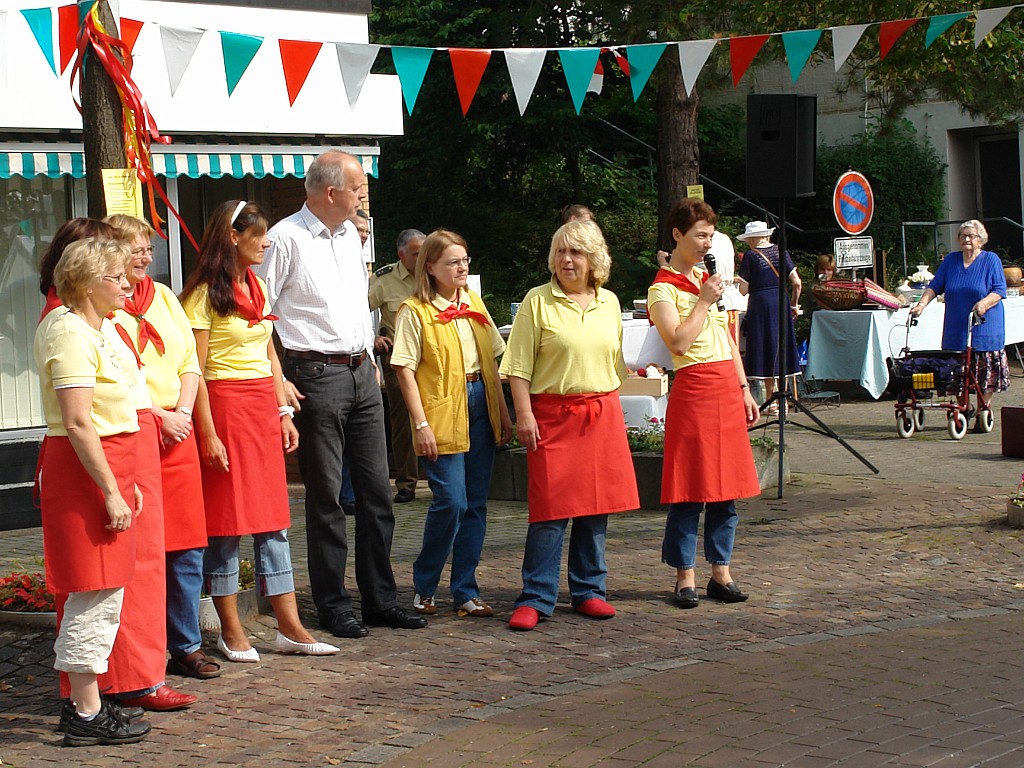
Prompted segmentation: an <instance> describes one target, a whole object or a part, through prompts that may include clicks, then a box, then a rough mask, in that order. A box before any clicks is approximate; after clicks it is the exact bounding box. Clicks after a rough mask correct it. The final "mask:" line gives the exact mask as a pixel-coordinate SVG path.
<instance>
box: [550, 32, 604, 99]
mask: <svg viewBox="0 0 1024 768" xmlns="http://www.w3.org/2000/svg"><path fill="white" fill-rule="evenodd" d="M600 55H601V49H600V48H565V49H563V50H560V51H559V52H558V58H559V59H560V60H561V61H562V73H563V74H564V75H565V84H566V85H567V86H569V95H570V96H572V104H573V106H574V107H576V114H577V115H578V114H579V113H580V110H581V109H583V100H584V99H585V98H586V97H587V87H588V86H589V85H590V78H591V76H592V75H593V74H594V68H595V67H596V66H597V59H598V57H600Z"/></svg>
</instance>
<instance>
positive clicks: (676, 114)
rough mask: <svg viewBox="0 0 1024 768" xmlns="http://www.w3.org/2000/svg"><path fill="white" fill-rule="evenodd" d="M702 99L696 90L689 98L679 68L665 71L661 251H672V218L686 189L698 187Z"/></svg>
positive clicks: (660, 127)
mask: <svg viewBox="0 0 1024 768" xmlns="http://www.w3.org/2000/svg"><path fill="white" fill-rule="evenodd" d="M699 104H700V97H699V96H698V95H697V90H696V88H694V91H693V96H692V97H688V96H687V95H686V90H685V88H684V87H683V74H682V72H681V71H680V70H679V68H678V67H665V75H664V77H662V80H661V83H660V85H659V87H658V237H659V241H660V242H661V247H662V248H664V249H665V250H667V251H671V250H672V246H673V243H672V239H671V236H670V234H669V233H668V232H665V221H666V220H667V219H668V214H669V212H670V211H671V210H672V206H674V205H675V204H676V203H677V202H678V201H679V200H680V199H682V198H683V197H685V195H686V185H687V184H696V183H698V174H699V173H700V152H699V150H698V148H697V109H698V106H699Z"/></svg>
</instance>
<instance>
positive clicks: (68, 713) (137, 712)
mask: <svg viewBox="0 0 1024 768" xmlns="http://www.w3.org/2000/svg"><path fill="white" fill-rule="evenodd" d="M110 704H111V705H112V706H114V707H116V708H117V709H119V710H121V719H122V720H123V719H125V718H127V720H128V722H129V723H134V722H135V721H136V720H138V719H139V718H140V717H142V716H143V715H144V714H146V710H144V709H143V708H142V707H122V706H121V705H120V704H118V703H117V702H116V701H111V702H110ZM74 716H75V705H74V704H72V703H71V702H70V701H68V700H65V701H64V706H63V707H61V708H60V721H59V722H58V723H57V727H56V728H54V729H53V732H54V733H64V731H66V730H67V729H68V721H69V720H70V719H71V718H72V717H74Z"/></svg>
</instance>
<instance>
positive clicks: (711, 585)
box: [708, 579, 750, 603]
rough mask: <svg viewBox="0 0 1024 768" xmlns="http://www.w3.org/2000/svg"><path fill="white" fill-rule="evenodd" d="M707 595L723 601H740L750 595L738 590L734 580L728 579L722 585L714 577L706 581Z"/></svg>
mask: <svg viewBox="0 0 1024 768" xmlns="http://www.w3.org/2000/svg"><path fill="white" fill-rule="evenodd" d="M708 597H710V598H713V599H715V600H721V601H722V602H723V603H742V602H743V601H744V600H746V599H747V598H748V597H750V595H748V594H746V593H744V592H740V588H739V587H737V586H736V582H735V581H730V582H729V583H728V584H726V585H725V586H724V587H723V586H722V585H721V584H719V583H718V582H717V581H715V580H714V579H711V580H710V581H709V582H708Z"/></svg>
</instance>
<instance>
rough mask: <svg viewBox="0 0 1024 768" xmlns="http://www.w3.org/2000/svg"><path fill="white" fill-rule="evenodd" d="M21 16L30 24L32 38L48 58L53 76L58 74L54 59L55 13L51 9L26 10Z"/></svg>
mask: <svg viewBox="0 0 1024 768" xmlns="http://www.w3.org/2000/svg"><path fill="white" fill-rule="evenodd" d="M21 15H22V16H24V17H25V21H27V22H28V27H29V29H31V30H32V36H33V37H35V39H36V42H37V43H39V48H40V50H42V52H43V56H45V57H46V61H47V63H48V64H49V65H50V69H52V70H53V74H55V75H56V74H57V62H56V61H55V60H54V58H53V11H52V10H51V9H49V8H26V9H24V10H22V12H21Z"/></svg>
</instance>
